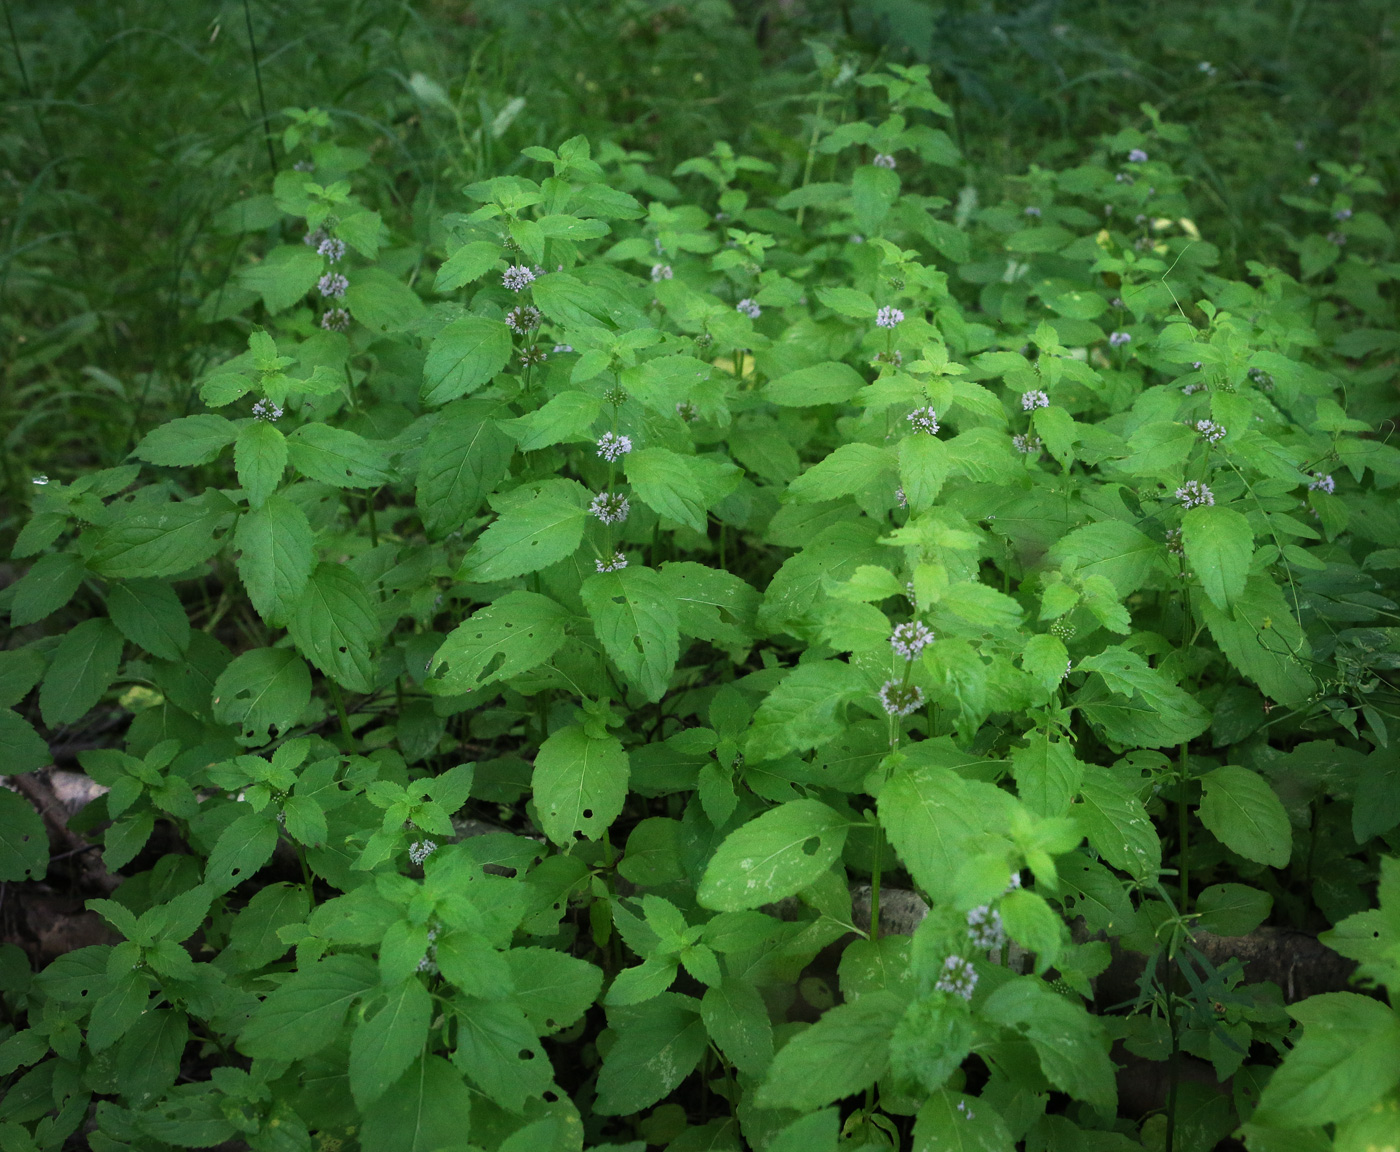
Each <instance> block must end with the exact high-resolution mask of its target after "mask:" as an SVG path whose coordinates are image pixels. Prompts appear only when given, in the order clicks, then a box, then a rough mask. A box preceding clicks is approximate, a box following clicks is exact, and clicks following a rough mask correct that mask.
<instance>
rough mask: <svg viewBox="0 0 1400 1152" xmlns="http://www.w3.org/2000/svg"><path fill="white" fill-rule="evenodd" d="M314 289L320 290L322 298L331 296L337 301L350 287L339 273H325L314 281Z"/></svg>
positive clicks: (347, 281)
mask: <svg viewBox="0 0 1400 1152" xmlns="http://www.w3.org/2000/svg"><path fill="white" fill-rule="evenodd" d="M316 287H317V288H319V289H320V290H321V295H322V296H333V297H335V298H336V299H337V300H339V299H340V298H341V297H342V296H344V295H345V289H347V288H349V287H350V281H349V280H347V279H345V277H344V276H342V275H341V274H340V273H339V272H327V273H326V274H325V275H324V276H322V277H321V278H320V279H319V280H317V281H316Z"/></svg>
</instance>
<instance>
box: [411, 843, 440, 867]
mask: <svg viewBox="0 0 1400 1152" xmlns="http://www.w3.org/2000/svg"><path fill="white" fill-rule="evenodd" d="M436 851H437V845H436V844H434V843H433V842H432V841H431V840H415V841H414V842H413V843H412V844H410V845H409V846H408V858H409V859H410V860H411V861H412V862H413V863H414V864H419V865H421V864H422V863H423V861H424V860H426V859H427V858H428V857H429V856H431V855H432V854H433V853H434V852H436Z"/></svg>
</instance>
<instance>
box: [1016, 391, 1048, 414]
mask: <svg viewBox="0 0 1400 1152" xmlns="http://www.w3.org/2000/svg"><path fill="white" fill-rule="evenodd" d="M1049 407H1050V397H1049V396H1047V395H1046V394H1045V393H1044V392H1042V391H1041V390H1040V389H1039V388H1032V389H1031V390H1030V391H1029V392H1022V393H1021V411H1022V412H1034V411H1035V410H1036V409H1037V408H1049Z"/></svg>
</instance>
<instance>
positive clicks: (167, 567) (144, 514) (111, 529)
mask: <svg viewBox="0 0 1400 1152" xmlns="http://www.w3.org/2000/svg"><path fill="white" fill-rule="evenodd" d="M233 511H234V506H233V504H232V503H231V502H230V501H229V499H228V497H226V496H224V495H223V494H222V493H220V492H217V491H212V490H211V491H206V492H205V493H204V494H203V495H201V496H197V497H195V498H194V499H192V500H181V501H178V502H172V503H170V504H160V505H157V506H156V507H154V508H151V507H145V508H142V509H141V510H139V511H124V512H122V513H120V514H119V515H117V516H116V517H114V518H113V520H112V521H111V523H110V524H108V525H107V526H106V527H105V528H103V529H101V530H100V532H99V533H98V536H97V542H96V548H95V549H94V550H93V553H92V555H91V556H90V557H89V558H88V567H89V568H91V569H92V570H93V571H94V572H96V573H97V574H98V575H99V576H106V577H109V578H111V579H125V580H134V579H139V578H141V577H143V576H152V577H160V576H176V575H179V574H180V573H182V572H187V571H189V569H191V568H193V567H194V566H195V565H197V564H202V563H203V562H204V561H205V560H208V559H209V557H211V556H212V555H214V553H215V552H217V551H218V550H219V548H220V546H221V545H222V541H221V540H219V539H218V538H216V535H215V534H216V533H217V532H218V531H219V530H220V529H221V528H223V527H224V525H225V524H226V523H227V522H228V520H229V519H231V518H232V515H233Z"/></svg>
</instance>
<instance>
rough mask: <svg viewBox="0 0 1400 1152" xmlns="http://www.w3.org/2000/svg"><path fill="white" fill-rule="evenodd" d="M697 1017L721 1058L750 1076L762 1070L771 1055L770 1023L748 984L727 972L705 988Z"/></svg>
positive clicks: (761, 1002) (761, 1072)
mask: <svg viewBox="0 0 1400 1152" xmlns="http://www.w3.org/2000/svg"><path fill="white" fill-rule="evenodd" d="M700 1017H701V1019H703V1020H704V1021H705V1030H706V1031H707V1032H708V1033H709V1034H710V1039H711V1040H713V1041H714V1042H715V1043H716V1044H717V1045H718V1046H719V1050H720V1051H721V1052H723V1053H724V1055H725V1059H727V1060H728V1061H729V1062H730V1063H731V1064H733V1065H734V1066H735V1067H736V1068H738V1069H739V1071H741V1072H745V1073H747V1074H748V1075H750V1076H761V1075H762V1074H763V1073H764V1071H765V1070H766V1069H767V1067H768V1064H769V1062H770V1061H771V1060H772V1059H773V1024H772V1021H770V1020H769V1018H768V1007H767V1005H766V1004H764V1002H763V997H762V996H760V995H759V994H758V991H757V990H756V989H755V988H754V986H753V985H752V984H750V983H749V982H748V981H746V980H739V979H736V978H735V977H733V976H730V977H727V978H726V979H725V981H724V982H723V983H722V984H720V985H719V986H718V987H714V988H708V989H706V990H705V995H704V998H703V999H702V1000H701V1001H700Z"/></svg>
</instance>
